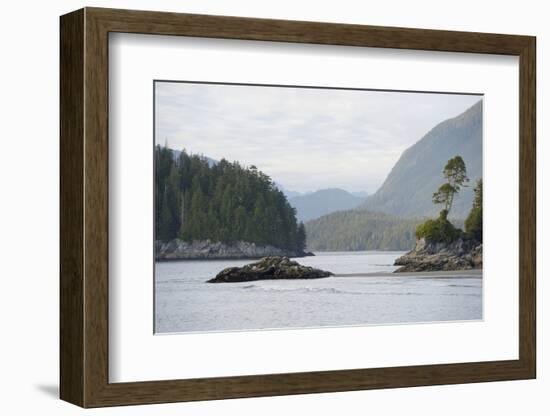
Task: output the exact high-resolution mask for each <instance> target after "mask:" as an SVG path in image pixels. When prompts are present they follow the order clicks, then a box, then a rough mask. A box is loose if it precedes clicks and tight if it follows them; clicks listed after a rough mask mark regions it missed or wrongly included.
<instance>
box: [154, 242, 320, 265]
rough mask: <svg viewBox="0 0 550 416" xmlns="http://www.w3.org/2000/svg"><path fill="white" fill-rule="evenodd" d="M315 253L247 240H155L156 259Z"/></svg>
mask: <svg viewBox="0 0 550 416" xmlns="http://www.w3.org/2000/svg"><path fill="white" fill-rule="evenodd" d="M313 255H314V254H313V253H309V252H306V251H304V250H283V249H281V248H278V247H275V246H272V245H261V244H256V243H251V242H247V241H237V242H234V243H223V242H220V241H210V240H199V241H193V242H187V241H183V240H180V239H177V238H176V239H173V240H170V241H167V242H163V241H158V240H157V241H155V259H156V260H219V259H259V258H262V257H268V256H286V257H305V256H313Z"/></svg>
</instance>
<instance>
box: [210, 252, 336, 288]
mask: <svg viewBox="0 0 550 416" xmlns="http://www.w3.org/2000/svg"><path fill="white" fill-rule="evenodd" d="M329 276H333V274H332V273H331V272H328V271H325V270H320V269H316V268H313V267H309V266H303V265H301V264H299V263H298V262H296V261H293V260H290V259H289V258H288V257H278V256H272V257H264V258H263V259H261V260H260V261H258V262H256V263H251V264H247V265H246V266H243V267H228V268H226V269H224V270H222V271H221V272H219V273H218V274H217V275H216V277H214V278H213V279H210V280H208V281H207V283H235V282H250V281H254V280H270V279H319V278H323V277H329Z"/></svg>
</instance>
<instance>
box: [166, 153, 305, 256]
mask: <svg viewBox="0 0 550 416" xmlns="http://www.w3.org/2000/svg"><path fill="white" fill-rule="evenodd" d="M155 234H156V240H161V241H168V240H171V239H174V238H179V239H182V240H184V241H195V240H206V239H210V240H212V241H221V242H234V241H247V242H253V243H256V244H268V245H272V246H275V247H279V248H282V249H288V250H297V251H302V250H303V248H304V247H305V229H304V226H303V224H298V223H297V220H296V214H295V210H294V208H292V207H291V206H290V205H289V203H288V201H287V199H286V197H285V196H284V195H283V193H282V192H281V191H279V190H278V189H277V187H276V186H275V185H274V184H273V182H272V181H271V178H269V177H268V176H267V175H265V174H263V173H262V172H260V171H259V170H257V169H256V168H255V167H254V166H251V167H249V168H246V167H243V166H241V165H240V164H239V163H238V162H232V163H230V162H228V161H227V160H225V159H222V160H220V161H219V162H217V163H211V162H210V161H209V160H208V159H207V158H205V157H202V156H197V155H191V154H188V153H186V152H185V151H182V152H180V153H179V154H177V155H175V154H174V152H173V151H172V150H171V149H169V148H167V147H161V146H157V147H156V148H155Z"/></svg>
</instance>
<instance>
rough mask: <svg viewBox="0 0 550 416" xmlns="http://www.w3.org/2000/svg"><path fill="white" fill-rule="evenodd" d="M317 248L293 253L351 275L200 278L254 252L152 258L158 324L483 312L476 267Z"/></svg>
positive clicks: (160, 328) (353, 321) (428, 317)
mask: <svg viewBox="0 0 550 416" xmlns="http://www.w3.org/2000/svg"><path fill="white" fill-rule="evenodd" d="M316 254H317V255H316V256H315V257H305V258H300V259H296V260H297V261H299V262H300V263H301V264H304V265H308V266H313V267H318V268H321V269H324V270H329V271H331V272H333V273H335V274H336V275H342V274H347V275H348V276H336V277H330V278H326V279H314V280H277V281H276V280H262V281H255V282H243V283H218V284H208V283H205V281H206V280H207V279H210V278H212V277H214V276H215V275H216V274H217V273H218V272H219V271H220V270H222V269H224V268H225V267H229V266H242V265H244V264H247V263H250V262H252V261H254V260H196V261H194V260H186V261H173V262H159V263H156V265H155V270H156V272H155V274H156V276H155V331H156V332H157V333H174V332H196V331H231V330H254V329H280V328H310V327H322V326H347V325H372V324H397V323H414V322H437V321H462V320H477V319H482V280H481V272H473V273H472V272H453V273H450V274H449V273H440V274H435V275H433V274H426V273H424V274H414V275H410V274H403V275H402V274H392V273H391V272H392V271H393V270H395V267H394V266H393V262H394V260H395V259H396V258H397V257H399V256H400V255H402V254H403V253H402V252H376V251H365V252H324V253H316ZM350 274H353V276H349V275H350ZM357 274H360V276H357Z"/></svg>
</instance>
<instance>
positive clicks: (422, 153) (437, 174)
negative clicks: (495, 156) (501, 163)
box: [360, 101, 483, 219]
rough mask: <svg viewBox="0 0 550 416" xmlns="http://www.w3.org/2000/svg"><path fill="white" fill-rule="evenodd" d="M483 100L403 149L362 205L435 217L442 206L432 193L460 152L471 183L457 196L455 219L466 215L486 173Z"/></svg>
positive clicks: (452, 215)
mask: <svg viewBox="0 0 550 416" xmlns="http://www.w3.org/2000/svg"><path fill="white" fill-rule="evenodd" d="M482 110H483V108H482V101H479V102H477V103H476V104H474V105H473V106H472V107H470V108H469V109H468V110H466V111H465V112H464V113H462V114H460V115H459V116H457V117H454V118H452V119H448V120H446V121H443V122H442V123H440V124H438V125H437V126H435V127H434V128H433V129H432V130H430V131H429V132H428V133H427V134H426V135H425V136H424V137H423V138H422V139H420V140H419V141H418V142H416V143H415V144H414V145H412V146H411V147H409V148H408V149H407V150H405V151H404V152H403V154H402V155H401V157H400V158H399V160H398V161H397V163H396V164H395V166H394V167H393V169H392V170H391V172H390V173H389V175H388V176H387V178H386V180H385V181H384V183H383V184H382V186H381V187H380V189H378V191H376V192H375V193H374V194H373V195H371V196H369V197H368V198H367V199H366V201H365V203H364V204H362V205H361V207H360V208H363V209H366V210H369V211H377V212H383V213H385V214H389V215H395V216H401V217H415V216H434V215H436V214H437V212H438V211H439V210H440V209H441V207H440V206H436V205H434V204H433V203H432V194H433V193H434V192H435V191H436V190H437V188H438V187H439V185H441V184H442V183H443V182H444V179H443V176H442V170H443V167H444V166H445V164H446V162H447V161H448V160H449V159H450V158H452V157H454V156H456V155H460V156H462V158H463V159H464V161H465V163H466V170H467V175H468V177H469V178H470V184H469V185H470V186H469V187H467V188H463V189H462V190H461V191H460V193H459V194H458V195H457V197H456V199H455V201H454V203H453V207H452V211H451V214H450V217H451V218H461V219H464V218H466V216H467V214H468V212H469V210H470V208H471V206H472V201H473V184H474V183H475V181H476V180H477V179H478V178H481V176H482V158H483V155H482V127H483V126H482Z"/></svg>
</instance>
